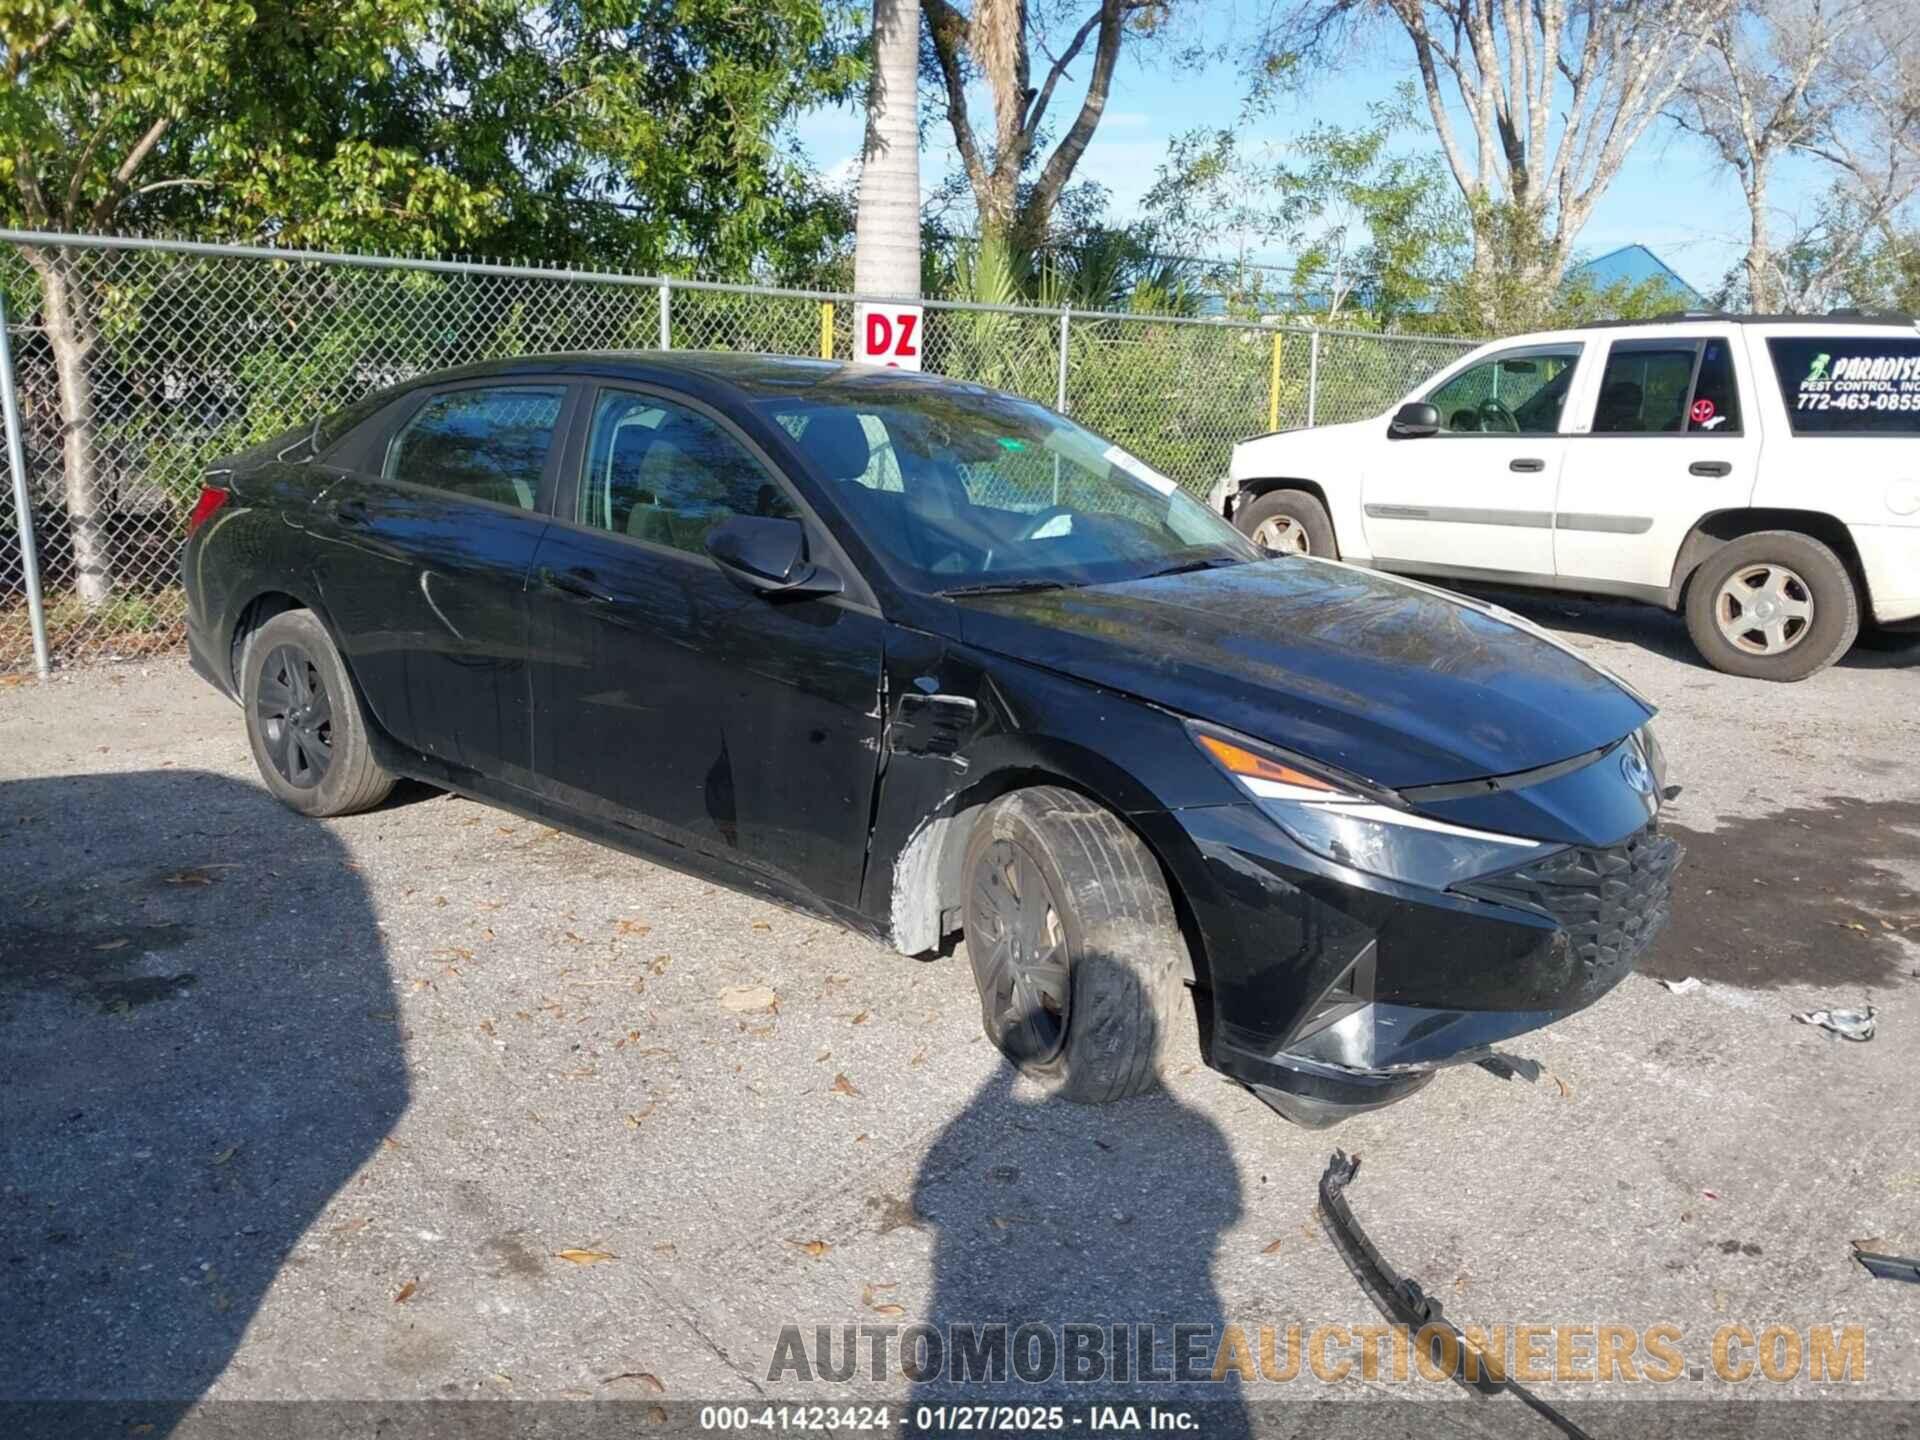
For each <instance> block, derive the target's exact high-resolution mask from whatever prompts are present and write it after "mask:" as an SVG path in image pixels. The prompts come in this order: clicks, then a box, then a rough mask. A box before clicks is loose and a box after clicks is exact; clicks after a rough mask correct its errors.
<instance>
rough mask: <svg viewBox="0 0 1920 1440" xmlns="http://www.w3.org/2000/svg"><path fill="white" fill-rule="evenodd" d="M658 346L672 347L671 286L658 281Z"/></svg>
mask: <svg viewBox="0 0 1920 1440" xmlns="http://www.w3.org/2000/svg"><path fill="white" fill-rule="evenodd" d="M660 348H661V349H662V350H671V349H672V348H673V286H672V285H670V284H669V283H668V282H667V281H665V280H662V281H661V282H660Z"/></svg>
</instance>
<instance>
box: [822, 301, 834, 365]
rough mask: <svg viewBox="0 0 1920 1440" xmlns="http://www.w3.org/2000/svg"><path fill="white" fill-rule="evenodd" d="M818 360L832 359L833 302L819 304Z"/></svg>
mask: <svg viewBox="0 0 1920 1440" xmlns="http://www.w3.org/2000/svg"><path fill="white" fill-rule="evenodd" d="M820 358H821V359H822V360H831V359H832V358H833V302H832V301H831V300H822V301H821V302H820Z"/></svg>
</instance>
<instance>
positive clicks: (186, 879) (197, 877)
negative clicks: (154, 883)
mask: <svg viewBox="0 0 1920 1440" xmlns="http://www.w3.org/2000/svg"><path fill="white" fill-rule="evenodd" d="M219 878H220V877H219V876H218V875H215V874H214V873H213V872H212V871H211V870H206V869H194V870H176V871H174V872H173V873H172V874H171V875H162V876H161V877H160V883H161V884H162V885H211V884H213V882H214V881H215V880H218V879H219Z"/></svg>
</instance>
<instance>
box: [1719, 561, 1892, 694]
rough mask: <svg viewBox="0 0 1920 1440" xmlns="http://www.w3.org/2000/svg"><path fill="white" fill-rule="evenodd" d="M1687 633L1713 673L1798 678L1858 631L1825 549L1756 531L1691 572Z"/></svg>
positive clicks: (1843, 578) (1856, 600)
mask: <svg viewBox="0 0 1920 1440" xmlns="http://www.w3.org/2000/svg"><path fill="white" fill-rule="evenodd" d="M1687 633H1688V634H1689V635H1691V636H1692V637H1693V643H1694V646H1695V648H1696V649H1698V650H1699V651H1700V654H1701V655H1702V656H1703V657H1704V658H1705V659H1706V662H1707V663H1708V664H1709V665H1711V666H1713V668H1714V669H1716V670H1724V671H1725V672H1726V673H1727V674H1729V675H1745V676H1748V677H1750V678H1752V679H1755V680H1804V679H1806V678H1807V677H1808V676H1809V675H1812V674H1815V673H1817V672H1818V671H1821V670H1824V669H1826V668H1827V666H1829V665H1831V664H1833V662H1834V661H1836V660H1838V659H1839V658H1840V657H1841V656H1842V655H1844V654H1846V653H1847V649H1848V647H1849V646H1851V645H1852V644H1853V640H1854V637H1855V636H1856V635H1858V634H1859V633H1860V596H1859V593H1858V592H1857V591H1856V590H1855V589H1854V586H1853V577H1852V576H1851V575H1849V574H1848V573H1847V567H1846V565H1845V564H1843V563H1842V562H1841V559H1840V557H1839V556H1838V555H1836V554H1834V553H1833V551H1832V549H1831V548H1830V547H1828V546H1826V545H1823V544H1821V543H1820V542H1819V541H1818V540H1815V539H1814V538H1813V537H1812V536H1811V535H1802V534H1800V533H1799V532H1798V531H1796V530H1762V531H1760V532H1758V533H1757V534H1753V535H1743V536H1741V537H1740V538H1739V539H1738V540H1734V541H1731V542H1729V543H1728V544H1726V545H1723V546H1721V547H1720V548H1719V549H1718V550H1716V551H1714V553H1713V554H1712V555H1710V556H1709V557H1708V558H1707V561H1706V563H1705V564H1703V565H1702V566H1701V567H1700V568H1699V570H1697V571H1695V572H1694V576H1693V581H1692V583H1691V585H1690V586H1689V587H1688V591H1687Z"/></svg>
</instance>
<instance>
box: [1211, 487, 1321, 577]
mask: <svg viewBox="0 0 1920 1440" xmlns="http://www.w3.org/2000/svg"><path fill="white" fill-rule="evenodd" d="M1233 523H1234V524H1235V525H1237V526H1238V527H1239V529H1240V533H1241V534H1242V535H1245V536H1246V537H1247V538H1248V539H1250V540H1252V541H1253V543H1254V544H1256V545H1264V546H1266V547H1267V549H1269V550H1278V551H1280V552H1281V553H1282V554H1287V555H1320V556H1324V557H1325V558H1326V559H1328V560H1337V559H1339V558H1340V551H1339V548H1338V547H1337V546H1336V545H1335V544H1334V541H1333V519H1332V517H1330V516H1329V515H1328V514H1327V507H1326V506H1324V505H1322V504H1321V503H1320V502H1319V501H1318V500H1317V499H1315V498H1314V497H1313V496H1312V495H1309V494H1308V493H1307V492H1306V491H1304V490H1269V491H1268V492H1267V493H1266V494H1264V495H1256V496H1255V497H1254V498H1253V499H1251V500H1249V501H1247V502H1246V503H1245V504H1244V505H1240V506H1238V507H1236V508H1235V510H1234V512H1233Z"/></svg>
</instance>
